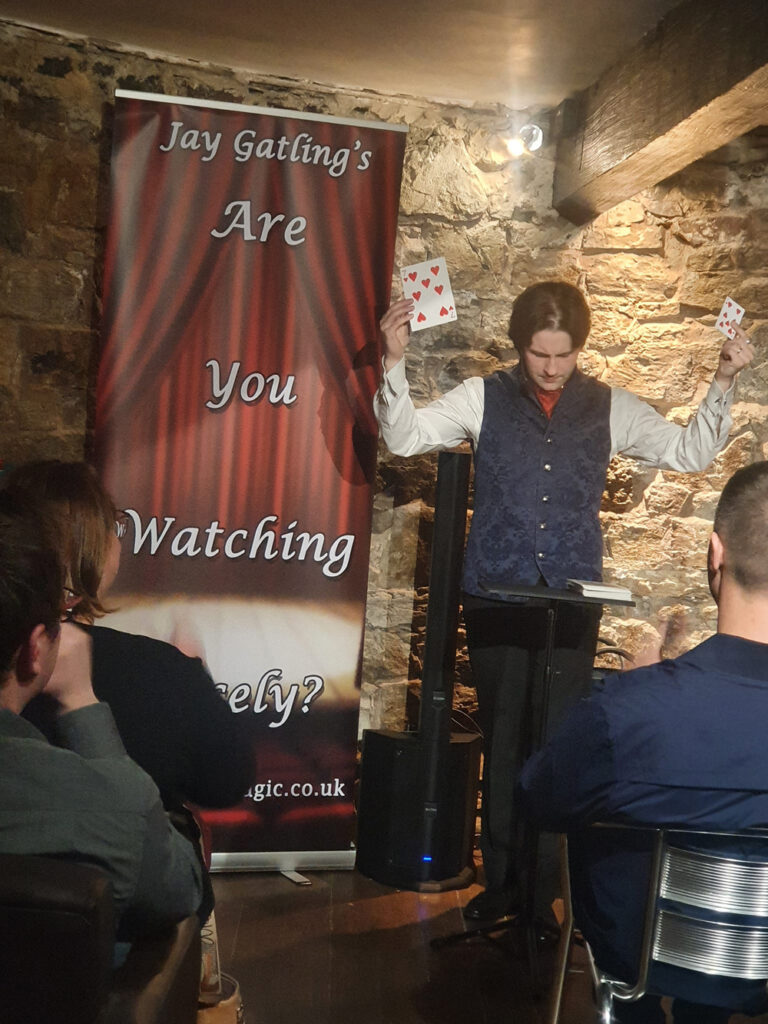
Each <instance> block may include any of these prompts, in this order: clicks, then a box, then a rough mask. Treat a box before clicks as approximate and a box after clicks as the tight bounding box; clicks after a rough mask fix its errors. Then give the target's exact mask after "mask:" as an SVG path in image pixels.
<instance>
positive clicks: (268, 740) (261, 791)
mask: <svg viewBox="0 0 768 1024" xmlns="http://www.w3.org/2000/svg"><path fill="white" fill-rule="evenodd" d="M404 144H405V134H404V131H403V130H401V129H399V128H397V127H392V126H387V125H383V124H379V123H376V122H345V121H341V120H338V119H331V118H325V119H323V118H320V117H315V116H314V115H305V114H302V113H299V112H292V111H276V110H265V109H255V108H248V107H238V106H236V105H234V104H211V105H205V104H204V103H197V102H196V101H194V102H192V101H189V100H178V99H173V98H165V97H145V96H141V95H140V94H135V93H118V94H117V97H116V107H115V133H114V150H113V158H112V196H111V209H110V224H109V234H108V242H107V257H106V266H105V282H104V344H103V352H102V360H101V367H100V375H99V383H98V392H97V411H96V446H97V452H98V459H99V464H100V467H101V469H102V472H103V474H104V479H105V482H106V484H107V486H108V487H109V489H110V491H111V492H112V494H113V495H114V497H115V499H116V501H117V503H118V504H119V506H120V507H123V508H125V509H127V510H128V513H129V518H130V525H129V537H128V539H127V545H126V547H125V548H124V553H123V565H122V568H121V572H120V577H119V587H120V592H119V593H118V594H116V596H115V602H114V603H116V604H118V605H119V607H120V611H119V612H117V613H116V614H115V615H114V616H111V617H110V625H112V619H113V618H114V620H115V622H116V624H117V626H118V628H122V629H126V630H128V631H130V632H136V633H145V634H148V635H151V636H155V637H159V638H160V639H164V640H169V641H171V642H174V643H176V644H177V645H178V646H179V647H181V649H182V650H184V651H185V653H188V654H194V655H197V656H199V657H201V658H202V659H203V660H204V662H205V664H206V665H207V667H208V669H209V671H210V672H211V674H212V676H213V678H214V680H215V682H216V684H217V686H218V688H219V690H220V691H221V693H222V696H223V697H224V699H226V700H228V701H229V703H230V706H231V707H232V708H233V710H234V711H235V712H236V713H237V714H241V715H246V716H248V717H249V719H250V720H251V722H252V728H253V746H254V777H253V785H252V787H251V788H250V789H249V791H248V793H247V794H246V795H245V796H244V799H243V802H242V804H241V805H240V806H238V807H237V808H234V809H232V810H231V811H227V812H215V813H211V814H209V815H208V816H207V817H208V822H209V823H210V824H211V825H212V828H213V833H214V849H215V850H216V851H218V852H220V853H233V854H234V853H240V852H242V851H248V852H253V853H256V854H269V853H270V852H271V851H272V852H276V853H279V852H280V851H296V850H303V851H313V850H314V851H332V850H342V849H346V850H348V849H349V847H350V844H351V841H352V838H353V834H354V830H353V824H354V821H353V811H352V793H351V789H352V781H353V775H354V761H355V745H356V728H357V707H358V685H359V678H358V677H359V663H360V650H361V643H362V630H363V616H364V602H365V588H366V578H367V570H368V555H369V542H370V515H371V488H372V482H373V478H374V473H375V455H376V435H377V431H376V424H375V421H374V420H373V418H372V413H371V400H372V395H373V392H374V390H375V387H376V383H377V379H378V373H379V369H378V359H379V352H378V342H377V337H378V330H377V319H378V317H379V316H380V315H381V313H382V312H383V310H384V309H385V308H386V306H387V303H388V300H389V289H390V281H391V268H392V262H393V255H394V240H395V227H396V221H397V209H398V200H399V190H400V174H401V169H402V160H403V152H404ZM179 728H181V729H183V722H180V723H179ZM278 860H279V858H278ZM289 860H290V858H289Z"/></svg>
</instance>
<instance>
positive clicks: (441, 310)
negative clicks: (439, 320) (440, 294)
mask: <svg viewBox="0 0 768 1024" xmlns="http://www.w3.org/2000/svg"><path fill="white" fill-rule="evenodd" d="M440 316H448V310H447V309H446V308H445V306H442V307H441V308H440Z"/></svg>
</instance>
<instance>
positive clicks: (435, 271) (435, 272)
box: [429, 267, 440, 274]
mask: <svg viewBox="0 0 768 1024" xmlns="http://www.w3.org/2000/svg"><path fill="white" fill-rule="evenodd" d="M429 269H430V270H431V271H432V273H433V274H438V273H439V272H440V267H430V268H429Z"/></svg>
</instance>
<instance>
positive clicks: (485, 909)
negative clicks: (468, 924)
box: [462, 889, 517, 921]
mask: <svg viewBox="0 0 768 1024" xmlns="http://www.w3.org/2000/svg"><path fill="white" fill-rule="evenodd" d="M516 910H517V905H516V901H515V898H514V893H513V892H512V891H511V890H510V889H484V890H483V892H479V893H478V894H477V896H475V897H474V899H471V900H470V901H469V903H468V904H467V905H466V907H464V910H463V911H462V913H463V914H464V917H465V918H467V920H468V921H498V920H499V918H502V917H507V915H508V914H511V913H514V912H515V911H516Z"/></svg>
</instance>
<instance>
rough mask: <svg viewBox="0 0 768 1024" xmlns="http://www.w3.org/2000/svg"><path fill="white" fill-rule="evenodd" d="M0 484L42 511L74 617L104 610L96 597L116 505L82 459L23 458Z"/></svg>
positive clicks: (96, 614) (33, 510)
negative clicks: (51, 531)
mask: <svg viewBox="0 0 768 1024" xmlns="http://www.w3.org/2000/svg"><path fill="white" fill-rule="evenodd" d="M5 490H7V491H8V492H9V493H10V494H12V495H13V496H14V497H16V498H17V499H18V500H19V501H22V502H23V503H24V505H25V506H26V507H27V508H28V509H29V511H30V513H31V514H33V515H34V514H43V515H46V516H47V517H48V518H49V519H50V521H51V522H52V523H53V526H54V527H55V529H56V530H57V533H58V541H59V553H60V557H61V562H62V567H63V570H64V585H65V586H66V587H68V588H69V589H70V590H71V591H72V592H73V594H74V595H75V597H76V598H77V604H76V606H75V607H76V612H77V616H78V617H79V618H83V619H86V620H87V621H88V622H93V620H94V619H95V618H98V617H101V616H102V615H105V614H106V612H107V611H108V609H107V608H105V607H104V605H103V604H102V602H101V600H100V599H99V587H100V586H101V578H102V575H103V573H104V566H105V564H106V559H107V554H108V552H109V546H110V544H111V542H112V537H113V535H114V530H115V515H116V509H115V506H114V503H113V501H112V499H111V498H110V496H109V495H108V494H107V492H106V490H105V489H104V487H103V485H102V483H101V480H100V479H99V476H98V474H97V472H96V470H95V469H94V468H93V466H89V465H88V463H87V462H59V461H58V460H55V459H50V460H42V461H39V462H28V463H26V464H25V465H23V466H19V467H18V468H16V469H14V470H13V471H12V472H11V473H10V474H9V475H8V478H7V483H6V485H5Z"/></svg>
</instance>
